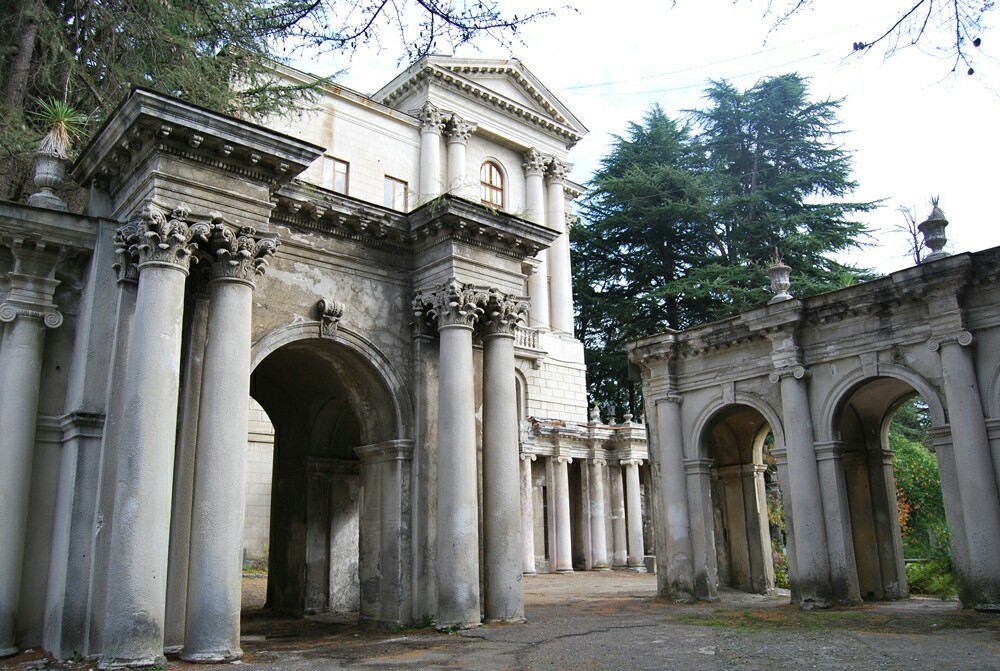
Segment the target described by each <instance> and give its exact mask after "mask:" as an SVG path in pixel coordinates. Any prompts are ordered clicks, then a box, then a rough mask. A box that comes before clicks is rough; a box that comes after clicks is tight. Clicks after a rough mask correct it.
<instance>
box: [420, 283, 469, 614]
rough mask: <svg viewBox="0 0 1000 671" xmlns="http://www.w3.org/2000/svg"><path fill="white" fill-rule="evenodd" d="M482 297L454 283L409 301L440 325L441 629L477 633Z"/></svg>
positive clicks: (439, 588)
mask: <svg viewBox="0 0 1000 671" xmlns="http://www.w3.org/2000/svg"><path fill="white" fill-rule="evenodd" d="M485 297H486V295H485V293H483V292H477V291H476V290H475V288H473V287H472V285H468V284H460V283H458V282H457V281H455V280H452V281H451V282H447V283H445V284H443V285H441V286H439V287H437V288H436V289H434V290H431V291H428V292H421V293H419V294H417V296H416V298H415V299H414V311H415V312H416V314H417V318H418V319H420V318H425V317H426V318H430V319H433V320H435V321H436V322H437V328H438V333H439V336H440V339H441V345H440V348H441V352H440V361H441V363H440V369H439V373H438V453H437V458H438V484H437V486H438V499H437V500H438V509H437V539H438V542H437V559H438V562H437V571H438V580H437V589H438V610H437V617H436V618H435V619H436V623H437V626H438V627H439V628H442V629H444V628H448V627H474V626H478V625H479V514H478V511H479V501H478V496H477V491H476V484H477V479H478V476H477V472H476V470H477V469H476V418H475V390H474V388H473V365H472V329H473V326H474V325H475V323H476V322H477V321H479V318H480V316H481V315H482V313H483V310H482V308H481V307H480V304H481V303H482V302H483V301H484V299H485Z"/></svg>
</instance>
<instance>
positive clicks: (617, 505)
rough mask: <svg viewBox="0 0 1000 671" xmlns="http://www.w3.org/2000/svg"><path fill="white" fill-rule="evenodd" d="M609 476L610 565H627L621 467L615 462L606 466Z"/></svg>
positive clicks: (623, 488)
mask: <svg viewBox="0 0 1000 671" xmlns="http://www.w3.org/2000/svg"><path fill="white" fill-rule="evenodd" d="M608 475H609V476H610V478H611V547H612V559H611V561H612V566H614V567H625V566H628V541H627V538H628V536H627V534H626V530H625V487H624V485H623V484H622V468H621V466H620V465H618V464H615V465H613V466H609V467H608Z"/></svg>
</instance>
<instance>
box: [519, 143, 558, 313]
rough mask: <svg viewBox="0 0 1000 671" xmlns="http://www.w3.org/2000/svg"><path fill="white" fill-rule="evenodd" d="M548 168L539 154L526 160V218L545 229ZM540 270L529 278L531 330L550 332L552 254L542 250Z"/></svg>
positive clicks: (539, 255)
mask: <svg viewBox="0 0 1000 671" xmlns="http://www.w3.org/2000/svg"><path fill="white" fill-rule="evenodd" d="M543 166H544V164H543V163H542V161H541V156H539V155H538V154H537V152H535V153H534V154H529V155H528V156H526V158H525V163H524V168H525V177H524V190H525V194H524V195H525V206H526V207H527V214H526V218H527V219H528V221H531V222H534V223H536V224H539V225H541V226H544V225H545V177H544V175H543V173H542V169H543ZM535 258H536V259H537V260H538V267H537V268H536V269H535V272H534V273H533V274H532V275H529V276H528V295H529V296H530V297H531V313H530V323H531V326H533V327H536V328H546V329H547V328H550V327H551V325H552V319H551V317H550V315H549V265H548V250H545V249H543V250H541V251H539V252H538V254H536V255H535Z"/></svg>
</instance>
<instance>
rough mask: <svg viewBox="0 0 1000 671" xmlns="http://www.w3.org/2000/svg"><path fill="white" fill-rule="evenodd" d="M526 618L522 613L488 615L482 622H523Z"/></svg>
mask: <svg viewBox="0 0 1000 671" xmlns="http://www.w3.org/2000/svg"><path fill="white" fill-rule="evenodd" d="M527 621H528V618H526V617H524V616H523V615H519V616H517V617H490V618H487V619H485V620H483V624H525V623H526V622H527Z"/></svg>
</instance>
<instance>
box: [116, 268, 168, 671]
mask: <svg viewBox="0 0 1000 671" xmlns="http://www.w3.org/2000/svg"><path fill="white" fill-rule="evenodd" d="M186 275H187V273H186V271H185V270H184V269H182V268H180V267H178V266H174V265H167V264H160V263H157V264H149V265H146V266H145V267H143V266H140V279H139V291H138V296H137V298H136V313H135V320H134V326H133V329H132V340H131V343H130V345H129V361H128V366H127V370H126V379H125V387H126V390H127V392H126V393H127V397H126V399H125V406H124V413H123V416H122V428H121V433H120V435H121V438H122V442H121V444H120V445H119V449H118V468H117V491H116V494H115V512H114V527H113V528H112V531H111V566H110V567H109V571H108V598H107V606H106V619H105V642H104V663H105V664H106V665H112V666H114V665H118V666H122V665H130V666H149V665H154V664H159V663H162V662H163V633H164V630H163V621H164V610H165V600H166V577H167V552H168V548H169V539H170V498H171V489H172V484H173V470H174V462H173V458H174V441H175V432H176V426H177V391H178V382H179V377H180V348H181V318H182V316H183V306H184V281H185V277H186Z"/></svg>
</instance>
